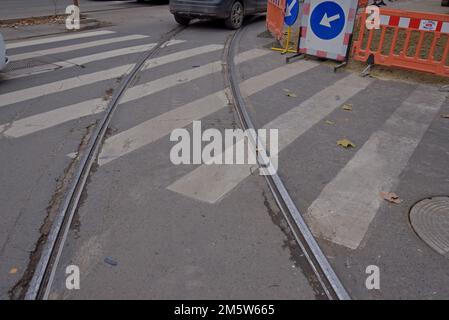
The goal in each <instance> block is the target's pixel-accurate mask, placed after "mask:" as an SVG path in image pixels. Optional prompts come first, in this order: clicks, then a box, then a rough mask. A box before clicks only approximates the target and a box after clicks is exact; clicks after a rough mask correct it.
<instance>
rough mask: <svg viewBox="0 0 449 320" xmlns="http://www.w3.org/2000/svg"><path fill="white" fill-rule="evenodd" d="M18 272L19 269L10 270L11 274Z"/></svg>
mask: <svg viewBox="0 0 449 320" xmlns="http://www.w3.org/2000/svg"><path fill="white" fill-rule="evenodd" d="M17 271H18V270H17V268H11V270H9V274H16V273H17Z"/></svg>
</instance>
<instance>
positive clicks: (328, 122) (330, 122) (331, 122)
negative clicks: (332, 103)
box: [324, 120, 335, 125]
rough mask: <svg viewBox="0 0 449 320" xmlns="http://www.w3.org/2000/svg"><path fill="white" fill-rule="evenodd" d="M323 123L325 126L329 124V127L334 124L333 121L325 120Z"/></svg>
mask: <svg viewBox="0 0 449 320" xmlns="http://www.w3.org/2000/svg"><path fill="white" fill-rule="evenodd" d="M324 122H325V123H327V124H330V125H333V124H335V121H332V120H326V121H324Z"/></svg>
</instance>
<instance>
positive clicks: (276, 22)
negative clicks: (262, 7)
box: [267, 0, 286, 40]
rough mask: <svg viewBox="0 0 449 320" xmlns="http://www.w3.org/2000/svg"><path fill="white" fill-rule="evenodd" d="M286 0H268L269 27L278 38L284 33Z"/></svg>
mask: <svg viewBox="0 0 449 320" xmlns="http://www.w3.org/2000/svg"><path fill="white" fill-rule="evenodd" d="M285 2H286V0H268V4H267V28H268V30H269V31H270V32H271V34H272V35H273V36H274V37H276V39H278V40H280V39H282V37H283V35H284V15H285Z"/></svg>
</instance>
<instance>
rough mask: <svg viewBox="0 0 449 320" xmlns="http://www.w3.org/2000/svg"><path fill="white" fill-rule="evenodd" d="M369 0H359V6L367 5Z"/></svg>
mask: <svg viewBox="0 0 449 320" xmlns="http://www.w3.org/2000/svg"><path fill="white" fill-rule="evenodd" d="M368 2H369V0H359V7H360V8H363V7H366V6H367V5H368Z"/></svg>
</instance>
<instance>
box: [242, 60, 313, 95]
mask: <svg viewBox="0 0 449 320" xmlns="http://www.w3.org/2000/svg"><path fill="white" fill-rule="evenodd" d="M314 66H316V64H315V63H313V62H311V61H307V62H306V63H301V64H297V65H292V64H286V65H283V66H281V67H279V68H276V69H273V70H270V71H268V72H265V73H262V74H261V75H258V76H255V77H253V78H251V79H248V80H246V81H244V82H243V83H241V84H240V90H241V91H242V94H243V95H247V96H250V95H253V94H255V93H256V92H258V91H260V89H259V88H268V87H270V86H272V85H273V84H276V83H279V82H282V81H285V80H287V79H290V78H291V77H293V76H296V75H298V74H301V73H303V72H305V71H307V70H309V69H311V68H312V67H314Z"/></svg>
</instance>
